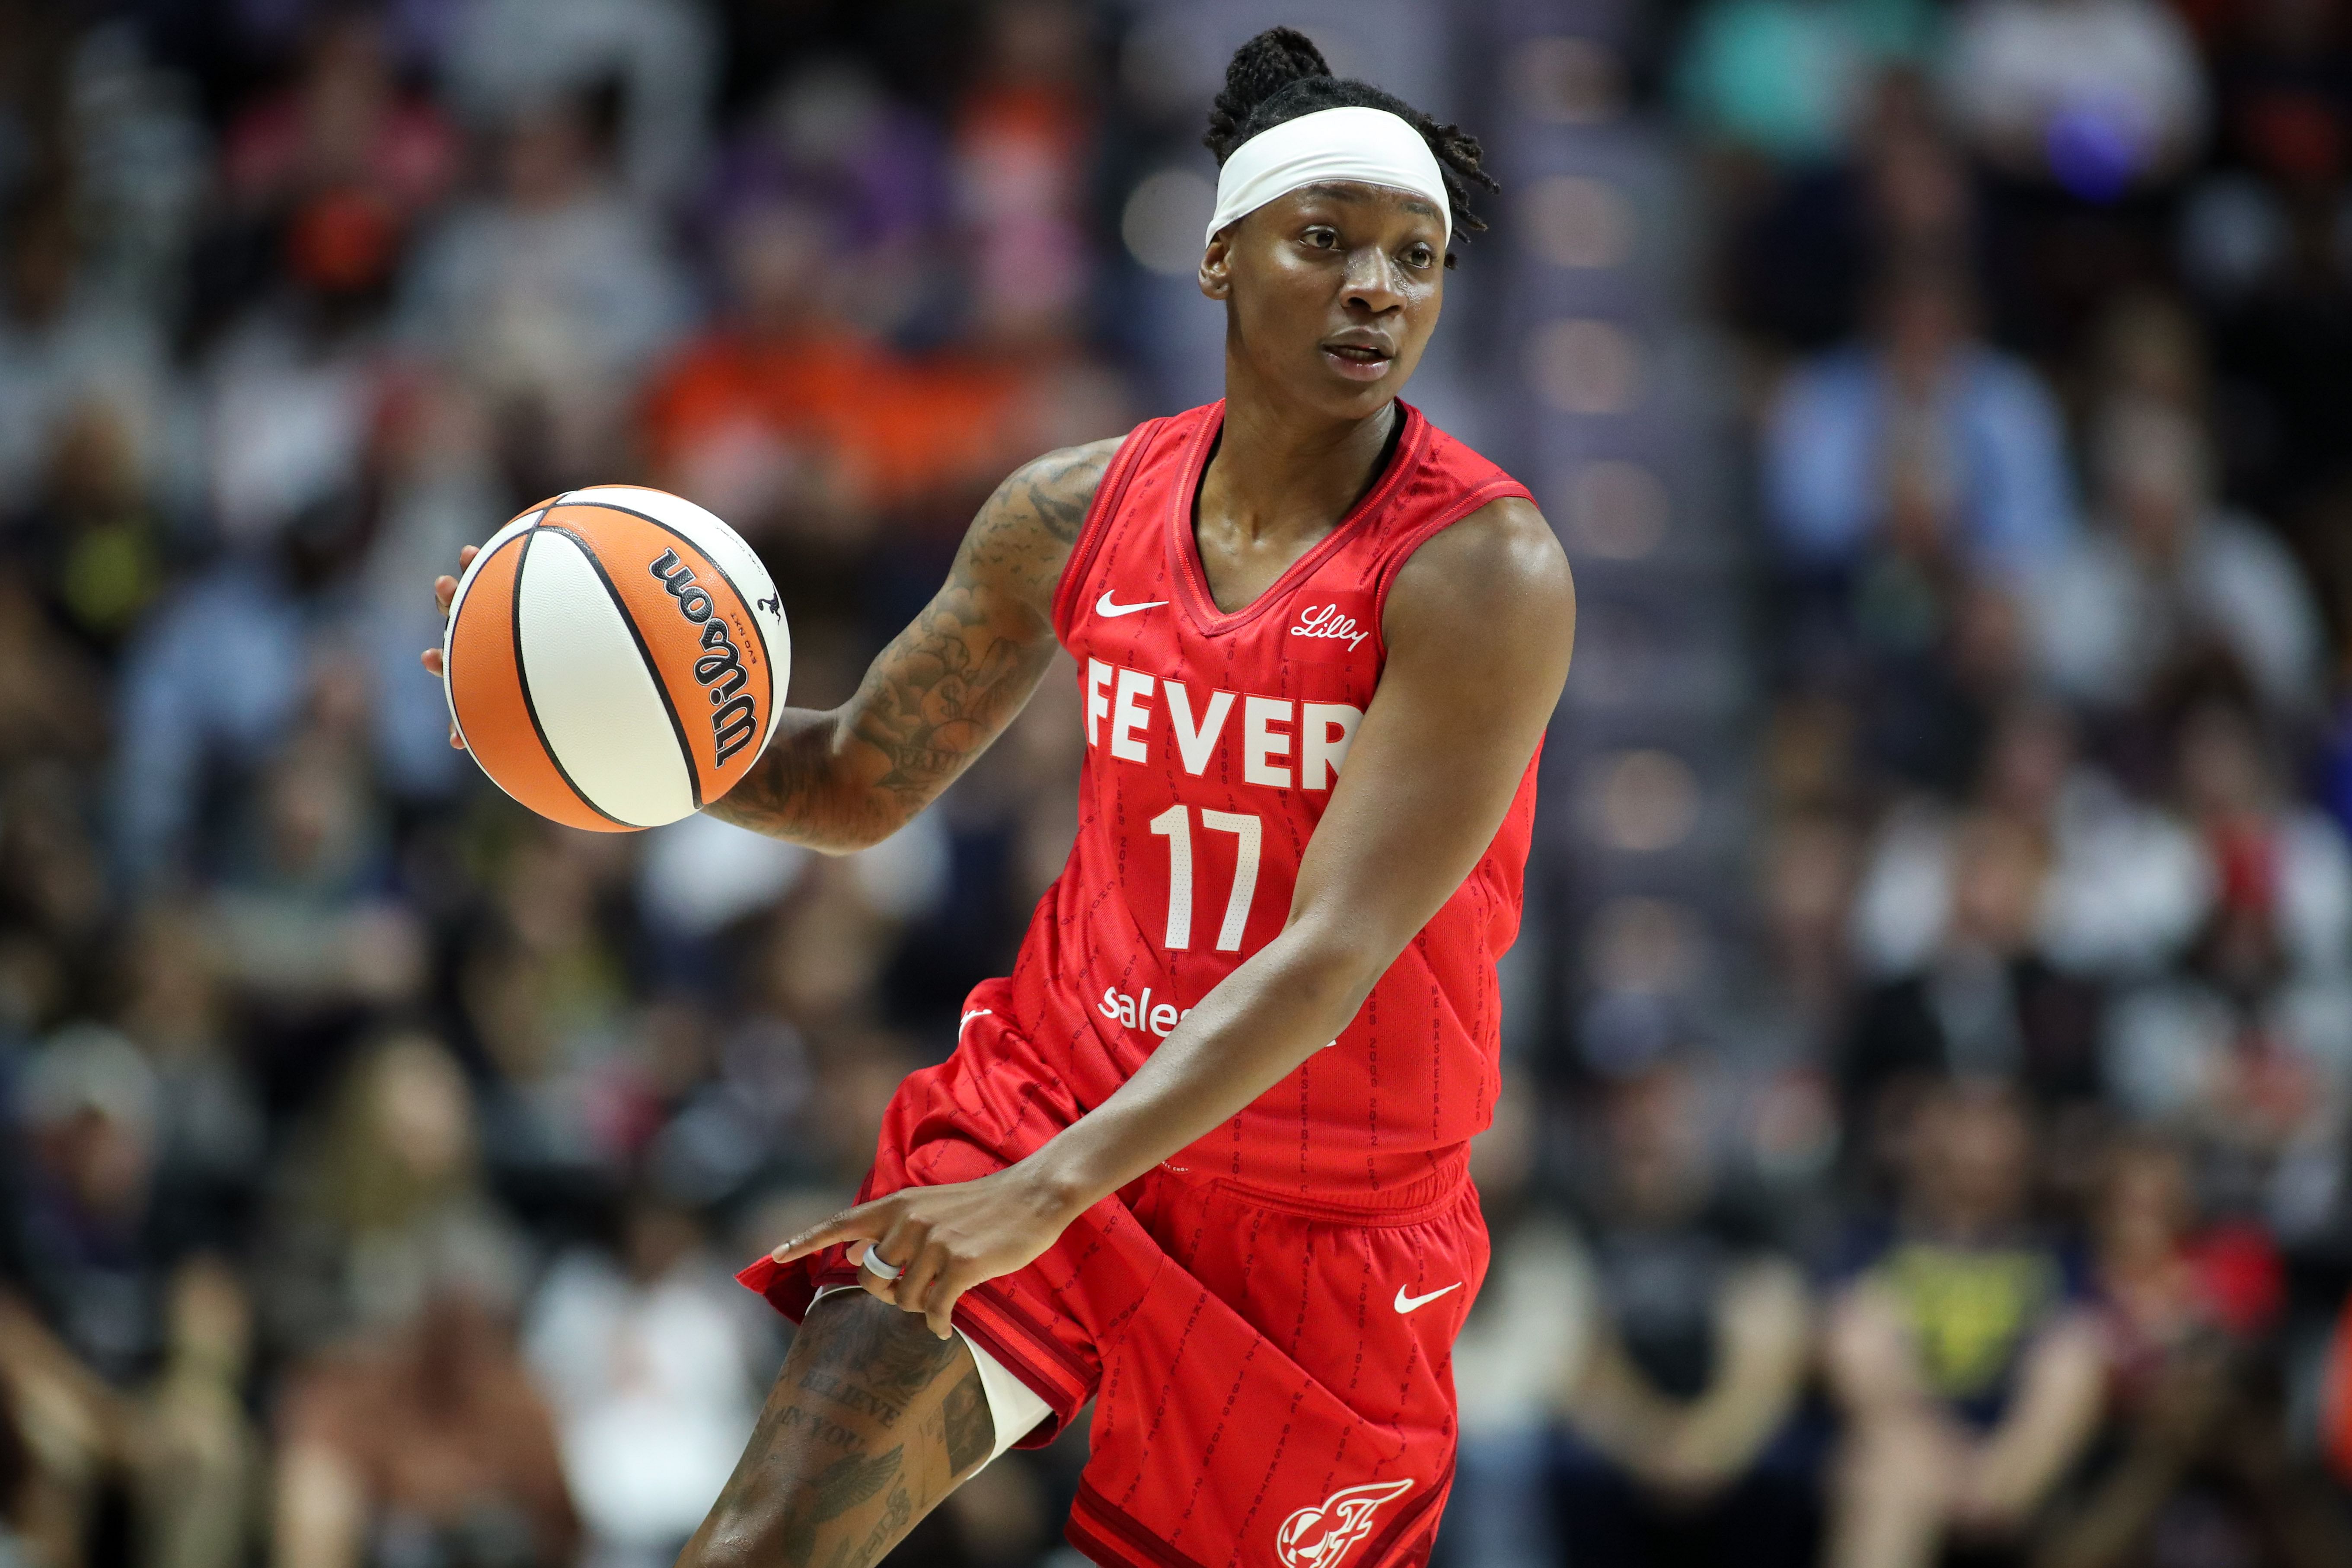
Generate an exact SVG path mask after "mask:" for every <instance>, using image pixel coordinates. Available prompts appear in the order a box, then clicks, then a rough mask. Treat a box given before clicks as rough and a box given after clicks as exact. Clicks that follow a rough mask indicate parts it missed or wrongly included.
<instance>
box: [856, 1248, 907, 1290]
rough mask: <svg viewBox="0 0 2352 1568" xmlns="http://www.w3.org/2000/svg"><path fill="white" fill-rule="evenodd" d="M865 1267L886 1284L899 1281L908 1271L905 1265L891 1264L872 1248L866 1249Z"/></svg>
mask: <svg viewBox="0 0 2352 1568" xmlns="http://www.w3.org/2000/svg"><path fill="white" fill-rule="evenodd" d="M863 1267H864V1268H865V1269H866V1272H867V1273H869V1274H871V1275H873V1276H874V1278H876V1279H880V1280H884V1281H886V1282H887V1281H889V1280H893V1279H898V1276H899V1275H901V1274H904V1273H905V1272H906V1271H907V1266H906V1265H905V1264H903V1263H893V1262H891V1261H890V1260H889V1259H888V1258H884V1257H883V1256H882V1255H881V1254H880V1253H879V1252H877V1251H876V1250H875V1249H874V1248H873V1247H867V1248H866V1261H865V1263H864V1265H863Z"/></svg>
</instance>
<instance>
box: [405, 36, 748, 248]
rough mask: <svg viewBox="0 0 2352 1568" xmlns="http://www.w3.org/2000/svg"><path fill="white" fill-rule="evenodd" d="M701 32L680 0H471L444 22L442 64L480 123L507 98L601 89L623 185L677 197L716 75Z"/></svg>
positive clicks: (689, 173) (694, 159)
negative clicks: (610, 106) (610, 103)
mask: <svg viewBox="0 0 2352 1568" xmlns="http://www.w3.org/2000/svg"><path fill="white" fill-rule="evenodd" d="M712 32H713V28H712V24H711V21H710V18H709V16H706V15H705V14H704V12H703V10H702V8H701V7H699V6H697V5H690V4H688V3H687V0H566V3H565V4H563V5H541V4H537V3H535V0H474V3H473V4H469V5H465V6H464V7H462V8H460V9H458V14H457V23H456V26H454V27H452V28H451V29H450V33H449V36H448V39H447V45H446V47H447V51H448V52H447V57H446V75H447V79H448V82H449V86H450V89H451V92H452V94H453V96H454V98H455V100H456V101H457V103H459V104H460V105H461V106H462V107H463V108H464V109H465V110H466V111H467V113H468V114H470V115H471V116H472V117H473V118H474V119H475V121H477V122H478V123H479V124H484V125H498V124H503V123H505V122H506V121H507V118H508V116H509V115H510V114H512V113H513V112H514V110H515V109H516V108H517V106H518V105H520V106H522V107H524V108H525V109H526V110H531V109H535V108H537V107H538V106H540V105H542V104H545V103H547V102H548V101H550V100H553V99H556V98H560V97H562V96H565V95H567V94H575V93H582V92H587V91H597V90H602V91H605V92H608V93H609V94H610V95H611V97H612V99H613V100H614V125H613V127H612V132H611V135H612V142H613V150H614V154H615V160H616V163H617V164H618V168H619V171H620V174H621V177H622V180H623V183H624V184H625V185H626V186H627V188H628V190H629V193H630V194H631V195H633V196H635V197H636V198H637V199H638V200H640V201H643V202H646V203H649V204H650V203H659V202H662V201H666V200H668V199H670V198H673V197H675V196H676V195H678V193H679V191H680V189H681V187H682V185H683V184H684V183H685V182H686V181H688V180H689V179H691V178H692V177H693V175H694V174H695V173H696V171H697V165H698V161H699V159H700V156H701V153H702V151H703V141H704V137H705V135H706V129H705V122H704V116H705V115H706V114H707V113H708V112H709V107H710V100H711V94H712V90H713V89H714V88H715V86H716V84H717V79H718V68H719V62H718V60H717V59H716V58H715V49H716V43H717V40H716V39H715V38H714V37H713V36H712Z"/></svg>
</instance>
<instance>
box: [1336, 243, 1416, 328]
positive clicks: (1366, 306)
mask: <svg viewBox="0 0 2352 1568" xmlns="http://www.w3.org/2000/svg"><path fill="white" fill-rule="evenodd" d="M1403 285H1404V279H1403V277H1402V275H1401V274H1400V272H1399V271H1398V269H1397V264H1396V260H1395V258H1393V257H1391V256H1390V255H1389V253H1388V252H1387V251H1386V250H1384V249H1382V248H1381V247H1379V246H1377V245H1360V246H1358V247H1356V248H1355V249H1353V250H1351V251H1349V253H1348V271H1347V276H1346V282H1345V286H1344V293H1343V296H1342V297H1343V298H1344V299H1345V300H1346V302H1347V303H1348V304H1349V306H1351V307H1353V308H1355V309H1358V310H1369V311H1371V312H1372V313H1373V314H1375V315H1377V314H1379V313H1380V312H1381V311H1383V310H1402V308H1403V306H1404V288H1403Z"/></svg>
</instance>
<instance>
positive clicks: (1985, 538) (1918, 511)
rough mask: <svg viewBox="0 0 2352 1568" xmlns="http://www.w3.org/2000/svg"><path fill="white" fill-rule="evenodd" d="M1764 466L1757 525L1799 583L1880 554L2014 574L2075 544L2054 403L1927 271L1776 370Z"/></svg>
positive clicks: (1953, 279) (1896, 283) (1899, 281)
mask: <svg viewBox="0 0 2352 1568" xmlns="http://www.w3.org/2000/svg"><path fill="white" fill-rule="evenodd" d="M1762 462H1763V469H1764V473H1763V484H1764V502H1765V509H1766V516H1767V521H1769V523H1770V525H1771V528H1772V531H1773V533H1774V535H1775V537H1776V542H1777V543H1778V544H1779V546H1780V551H1781V553H1782V556H1783V558H1784V560H1785V561H1786V562H1787V563H1788V564H1789V565H1790V567H1791V568H1792V569H1794V570H1797V571H1800V572H1811V573H1819V572H1829V571H1852V570H1853V569H1855V568H1857V567H1858V566H1860V565H1861V564H1862V563H1863V562H1864V559H1865V557H1866V556H1867V555H1868V553H1869V552H1873V551H1875V550H1882V549H1892V550H1895V551H1898V552H1906V553H1909V554H1914V555H1918V556H1923V557H1929V558H1934V559H1948V560H1950V561H1952V562H1954V563H1958V564H1959V565H1961V566H1964V567H1966V568H1969V569H1971V570H1976V571H1986V572H2002V573H2017V572H2021V571H2023V570H2025V569H2028V568H2031V567H2033V566H2035V565H2038V564H2040V563H2043V562H2046V561H2048V560H2051V559H2053V557H2055V556H2056V555H2057V554H2058V553H2059V552H2061V551H2062V550H2063V549H2064V548H2065V546H2066V545H2067V544H2068V543H2069V542H2071V541H2072V539H2073V537H2074V530H2075V513H2074V486H2073V481H2072V479H2070V477H2069V475H2068V472H2067V464H2066V451H2065V436H2064V429H2063V425H2062V423H2061V421H2060V418H2059V414H2058V409H2057V405H2055V403H2054V402H2053V400H2052V398H2051V396H2050V394H2049V392H2048V391H2047V390H2046V389H2045V388H2044V387H2043V386H2042V383H2041V382H2040V380H2039V379H2038V378H2036V377H2035V375H2034V374H2033V373H2032V371H2031V370H2029V369H2028V368H2026V366H2024V365H2023V364H2021V363H2019V362H2017V361H2015V360H2013V359H2011V358H2010V357H2008V356H2007V355H2005V354H2002V353H1999V352H1998V351H1996V350H1994V349H1992V348H1990V347H1989V346H1987V345H1986V344H1984V343H1983V342H1979V341H1978V340H1977V339H1976V338H1975V336H1974V335H1973V326H1972V323H1971V321H1970V320H1969V300H1968V289H1967V284H1966V282H1965V280H1964V279H1961V278H1959V277H1957V276H1955V275H1954V274H1953V273H1952V272H1951V271H1950V270H1949V269H1948V268H1945V267H1941V266H1937V267H1929V268H1903V269H1901V270H1899V271H1898V272H1897V273H1896V274H1895V276H1894V277H1892V278H1891V279H1888V280H1887V281H1886V283H1885V285H1884V286H1883V288H1882V289H1881V291H1880V294H1879V298H1878V305H1877V309H1876V311H1875V315H1874V321H1873V325H1872V329H1871V332H1870V335H1869V337H1868V338H1867V339H1865V340H1864V342H1859V343H1855V344H1853V345H1850V346H1848V347H1846V348H1843V349H1840V350H1837V351H1835V352H1833V353H1828V354H1824V355H1822V356H1821V357H1820V358H1817V359H1814V360H1811V361H1810V362H1807V363H1804V364H1802V365H1800V366H1799V367H1798V368H1797V369H1796V370H1794V371H1792V372H1791V373H1790V375H1789V377H1788V379H1787V380H1786V381H1785V382H1784V383H1783V384H1781V386H1780V389H1779V391H1778V392H1777V394H1776V395H1774V397H1773V400H1772V405H1771V408H1770V410H1769V413H1768V415H1767V416H1766V425H1765V433H1764V444H1763V452H1762Z"/></svg>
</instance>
